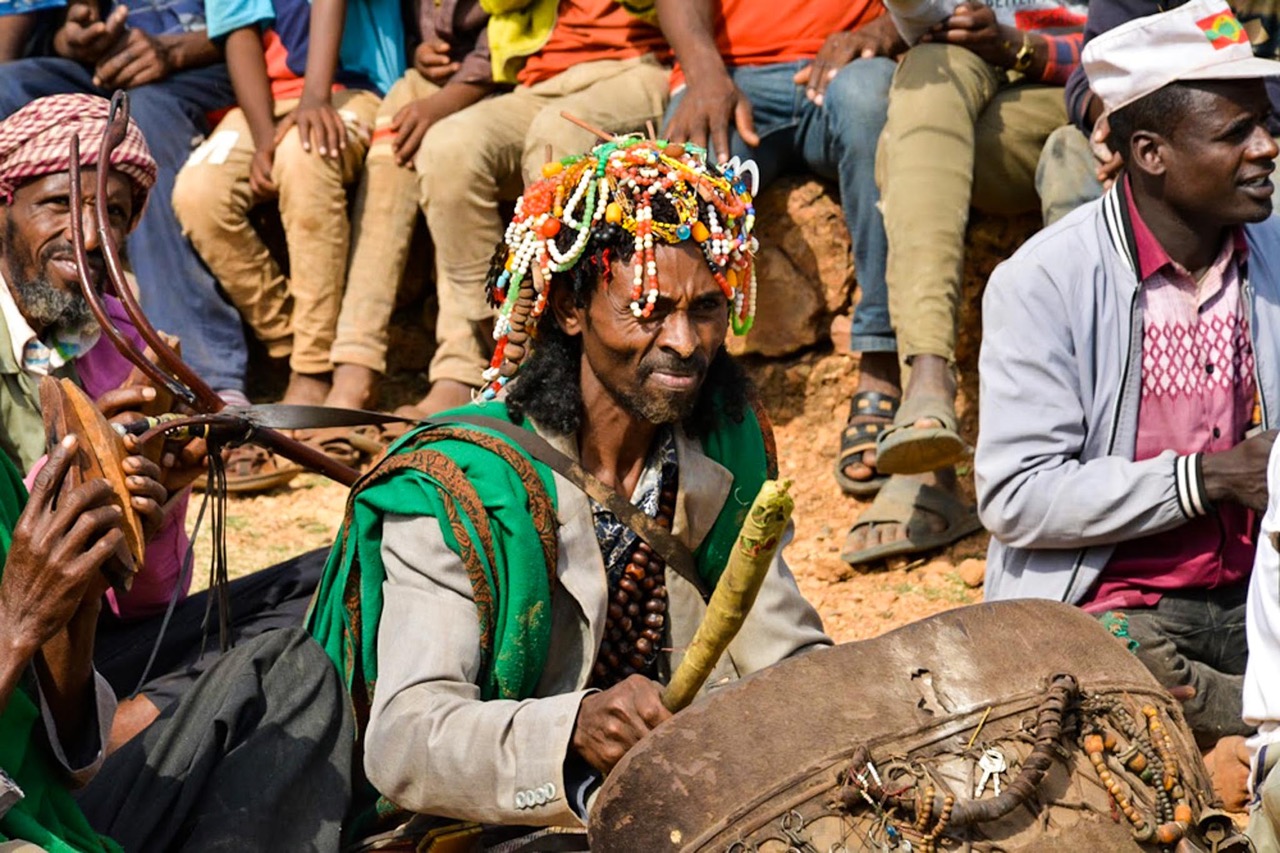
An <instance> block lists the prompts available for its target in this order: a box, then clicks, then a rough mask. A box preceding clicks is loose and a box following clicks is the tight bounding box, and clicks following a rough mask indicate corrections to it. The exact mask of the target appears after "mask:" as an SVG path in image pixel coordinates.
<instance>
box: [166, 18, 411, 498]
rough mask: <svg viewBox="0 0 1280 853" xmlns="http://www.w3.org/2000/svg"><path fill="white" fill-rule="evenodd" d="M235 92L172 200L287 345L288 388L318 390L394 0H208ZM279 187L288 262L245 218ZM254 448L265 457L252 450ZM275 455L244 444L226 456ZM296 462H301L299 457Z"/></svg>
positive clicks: (243, 301)
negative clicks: (350, 192) (350, 202)
mask: <svg viewBox="0 0 1280 853" xmlns="http://www.w3.org/2000/svg"><path fill="white" fill-rule="evenodd" d="M209 36H210V38H212V39H214V41H216V42H217V43H218V44H221V45H223V46H224V47H225V49H226V53H227V63H228V67H229V68H230V70H231V76H232V80H233V82H234V83H235V86H236V96H237V102H238V106H237V107H236V109H233V110H232V111H231V112H230V113H228V114H227V115H226V117H224V118H223V119H222V121H220V122H219V123H218V127H217V128H216V129H215V130H214V132H213V135H212V136H210V137H209V139H208V140H206V141H205V143H204V144H203V145H201V146H200V148H198V149H197V150H196V152H195V153H194V154H193V155H192V156H191V159H190V161H189V162H188V163H187V165H186V166H185V167H184V168H183V170H182V173H181V174H180V175H179V176H178V181H177V184H176V185H175V187H174V192H173V206H174V210H175V212H176V213H177V215H178V219H179V221H181V222H182V227H183V230H184V231H185V232H186V233H187V235H188V236H189V237H190V238H191V242H192V243H194V244H195V246H196V249H197V250H199V252H200V256H201V257H203V258H204V260H205V263H207V264H208V265H209V269H211V270H213V273H214V275H216V276H217V277H218V281H219V282H221V284H222V286H223V287H224V288H226V290H227V294H228V295H229V296H230V297H231V300H232V302H234V303H235V304H236V306H237V307H238V308H239V309H240V311H241V313H242V314H243V315H244V318H245V321H246V322H247V323H248V324H249V326H250V328H252V329H253V332H254V334H255V335H257V336H258V338H259V340H261V341H262V342H263V343H264V344H265V345H266V347H267V352H268V354H269V355H270V356H272V357H273V358H285V357H287V358H288V359H289V385H288V387H287V388H286V389H285V392H284V398H283V400H282V402H285V403H301V404H311V405H317V404H320V403H323V402H324V399H325V395H326V394H327V393H328V390H329V387H330V382H331V379H332V371H333V365H332V363H331V362H330V359H329V351H330V348H331V347H332V346H333V336H334V331H335V329H336V328H337V322H338V310H339V308H340V306H341V304H342V289H343V282H344V280H345V273H346V265H347V249H348V240H349V238H350V222H349V220H348V218H347V186H348V185H350V184H352V183H354V182H355V180H356V177H357V176H358V175H359V171H360V165H361V164H362V163H363V162H364V156H365V152H366V151H367V150H368V146H369V140H370V135H371V133H372V128H373V121H374V116H375V114H376V113H377V111H378V104H379V101H380V99H381V97H382V94H383V93H384V92H386V91H387V90H388V89H390V88H391V86H392V84H393V83H394V82H395V80H396V78H397V77H398V76H399V75H400V74H401V73H402V72H403V70H404V27H403V23H402V22H401V20H400V5H399V3H398V2H397V0H349V2H347V0H316V2H315V3H314V4H312V3H309V2H306V0H210V3H209ZM273 198H274V199H277V200H278V202H279V208H280V222H281V224H282V225H283V226H284V236H285V242H286V244H287V246H288V252H289V267H288V270H289V273H288V275H287V276H286V275H285V270H284V268H283V267H282V266H281V264H279V263H277V262H276V260H275V259H274V258H272V257H271V253H270V251H269V250H268V248H267V245H266V243H265V242H264V241H263V240H262V237H261V236H260V235H259V234H258V232H257V231H256V230H255V228H254V226H253V223H252V222H251V221H250V219H249V211H250V210H252V209H253V208H254V207H255V206H257V205H258V204H260V203H262V202H264V201H269V200H270V199H273ZM260 458H261V457H259V459H260ZM245 460H248V461H247V467H249V468H250V469H257V468H261V469H262V470H261V473H262V476H263V478H264V481H272V475H273V473H278V474H279V477H278V478H277V479H276V480H275V481H273V482H272V484H273V485H274V484H277V483H280V482H283V481H287V480H288V476H287V472H286V471H284V470H280V469H279V468H278V466H276V465H271V464H267V465H262V464H259V463H258V462H257V461H255V460H254V459H253V458H252V457H248V455H247V454H245V453H240V452H238V453H237V454H236V455H234V456H233V458H232V461H231V462H230V463H229V467H232V468H236V467H241V465H242V463H243V462H244V461H245ZM295 470H296V469H295Z"/></svg>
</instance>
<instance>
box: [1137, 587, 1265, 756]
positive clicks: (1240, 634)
mask: <svg viewBox="0 0 1280 853" xmlns="http://www.w3.org/2000/svg"><path fill="white" fill-rule="evenodd" d="M1248 588H1249V585H1248V584H1237V585H1235V586H1231V587H1225V588H1222V589H1196V590H1187V591H1182V592H1179V591H1175V592H1167V593H1165V594H1164V595H1162V596H1161V598H1160V601H1159V602H1158V603H1157V604H1156V606H1155V607H1148V608H1132V609H1126V610H1124V611H1122V612H1123V613H1124V615H1125V618H1126V619H1127V621H1128V634H1129V637H1130V638H1132V639H1133V640H1135V641H1136V642H1137V643H1138V648H1137V650H1136V654H1137V655H1138V659H1139V660H1141V661H1142V662H1143V664H1145V665H1146V667H1147V669H1149V670H1151V674H1152V675H1154V676H1155V677H1156V680H1157V681H1159V682H1160V684H1161V685H1162V686H1163V687H1164V688H1165V689H1166V690H1168V689H1172V688H1174V687H1193V688H1195V695H1194V696H1192V697H1191V698H1189V699H1186V700H1184V701H1183V702H1182V712H1183V714H1185V715H1186V718H1187V725H1189V726H1190V727H1191V731H1192V732H1193V733H1194V734H1195V736H1196V742H1197V743H1198V744H1199V745H1200V747H1201V749H1208V748H1210V747H1212V746H1213V745H1214V744H1215V743H1217V742H1218V739H1219V738H1223V737H1227V736H1228V735H1251V734H1253V732H1254V727H1253V726H1250V725H1247V724H1245V722H1244V720H1243V719H1241V717H1242V716H1243V710H1242V705H1243V702H1244V670H1245V666H1246V665H1247V664H1248V662H1249V645H1248V643H1247V641H1246V639H1245V626H1244V622H1245V602H1246V599H1247V596H1248Z"/></svg>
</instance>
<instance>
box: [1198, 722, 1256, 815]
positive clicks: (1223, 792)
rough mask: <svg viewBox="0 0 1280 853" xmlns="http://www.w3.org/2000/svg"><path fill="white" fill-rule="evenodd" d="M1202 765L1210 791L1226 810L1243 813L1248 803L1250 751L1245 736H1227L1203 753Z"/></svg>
mask: <svg viewBox="0 0 1280 853" xmlns="http://www.w3.org/2000/svg"><path fill="white" fill-rule="evenodd" d="M1204 766H1205V767H1206V768H1207V769H1208V771H1209V779H1210V780H1211V781H1212V782H1213V792H1214V793H1215V794H1217V795H1218V797H1219V798H1220V799H1221V800H1222V807H1223V808H1224V809H1226V810H1227V811H1229V812H1242V811H1244V810H1245V808H1246V806H1248V804H1249V750H1248V748H1247V747H1246V746H1245V742H1244V738H1243V737H1241V736H1239V735H1228V736H1227V737H1224V738H1222V739H1221V740H1219V741H1218V742H1217V743H1216V744H1214V746H1213V749H1211V750H1209V751H1208V752H1206V753H1205V754H1204Z"/></svg>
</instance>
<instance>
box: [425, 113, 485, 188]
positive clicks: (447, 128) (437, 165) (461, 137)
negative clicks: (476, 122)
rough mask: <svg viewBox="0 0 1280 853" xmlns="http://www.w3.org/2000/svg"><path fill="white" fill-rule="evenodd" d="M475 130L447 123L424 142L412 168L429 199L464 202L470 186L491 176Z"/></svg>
mask: <svg viewBox="0 0 1280 853" xmlns="http://www.w3.org/2000/svg"><path fill="white" fill-rule="evenodd" d="M450 118H453V116H450ZM472 130H473V129H472V128H470V127H467V126H466V125H464V124H460V123H458V122H451V121H450V120H449V119H445V120H444V121H442V122H440V123H439V124H437V125H435V126H433V127H432V128H431V130H430V131H429V132H428V133H427V135H426V136H424V137H423V138H422V144H421V145H420V146H419V147H418V154H417V156H416V157H414V161H413V165H414V169H415V170H417V172H418V183H419V185H420V186H421V188H422V191H423V193H424V195H425V197H426V198H439V199H442V200H445V201H446V203H447V201H448V200H449V199H455V198H462V197H464V195H465V192H466V188H467V185H469V184H470V183H472V181H473V180H476V179H478V178H480V177H482V176H486V175H489V174H490V173H491V171H492V170H491V167H490V166H489V164H488V163H487V162H486V160H487V158H485V157H484V155H483V151H482V148H481V146H480V145H478V144H477V143H478V141H479V140H477V139H476V137H475V135H474V133H473V132H472ZM490 180H492V178H490ZM424 201H425V198H424Z"/></svg>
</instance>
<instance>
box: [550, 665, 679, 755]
mask: <svg viewBox="0 0 1280 853" xmlns="http://www.w3.org/2000/svg"><path fill="white" fill-rule="evenodd" d="M670 717H671V712H670V711H668V710H667V709H666V707H665V706H664V705H663V704H662V687H661V686H660V685H659V684H658V683H657V682H655V681H651V680H649V679H648V678H645V677H644V676H643V675H632V676H630V677H629V678H627V679H626V680H624V681H621V682H619V683H617V684H615V685H614V686H613V687H610V688H609V689H608V690H602V691H601V692H599V693H592V694H590V695H589V696H587V697H586V698H585V699H583V700H582V705H581V706H579V708H578V721H577V723H576V724H575V725H574V728H573V738H572V740H571V741H570V744H571V746H572V747H573V749H574V751H575V752H577V753H578V755H580V756H582V758H583V760H584V761H586V762H587V763H588V764H590V765H591V766H592V767H594V768H595V769H596V770H599V771H600V772H601V773H605V774H607V773H608V772H609V771H610V770H612V769H613V766H614V765H615V764H617V763H618V762H619V761H621V760H622V756H624V755H626V754H627V751H628V750H630V749H631V747H633V746H635V745H636V744H637V743H639V742H640V741H641V740H642V739H643V738H644V737H645V736H646V735H647V734H649V732H651V731H653V730H654V729H655V728H657V727H658V725H659V724H661V723H662V722H664V721H665V720H667V719H668V718H670Z"/></svg>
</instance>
